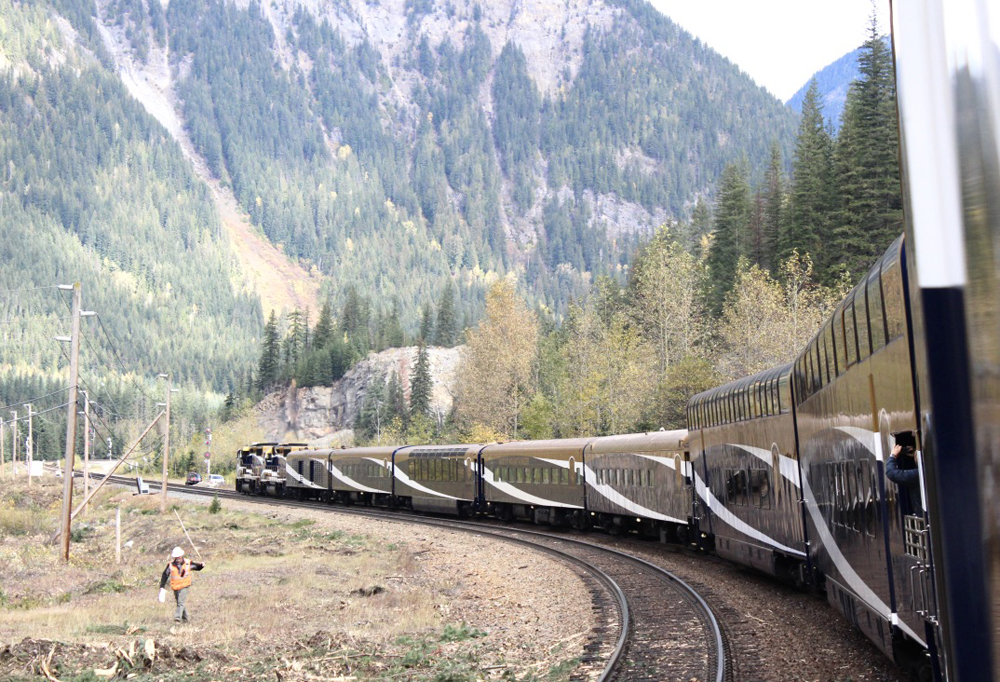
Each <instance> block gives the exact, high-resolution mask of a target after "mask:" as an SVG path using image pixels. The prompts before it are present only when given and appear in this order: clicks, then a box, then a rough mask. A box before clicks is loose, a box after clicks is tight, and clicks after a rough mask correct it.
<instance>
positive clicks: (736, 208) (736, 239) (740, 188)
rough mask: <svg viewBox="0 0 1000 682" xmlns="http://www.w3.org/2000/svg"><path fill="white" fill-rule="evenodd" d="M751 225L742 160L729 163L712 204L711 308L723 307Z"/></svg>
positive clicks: (747, 190) (710, 253)
mask: <svg viewBox="0 0 1000 682" xmlns="http://www.w3.org/2000/svg"><path fill="white" fill-rule="evenodd" d="M749 225H750V187H749V185H748V184H747V179H746V171H745V170H744V167H743V165H742V164H735V163H733V164H729V165H728V166H726V168H725V170H723V171H722V179H721V180H720V181H719V194H718V198H717V200H716V204H715V223H714V230H713V235H714V240H713V242H712V249H711V251H709V253H708V259H707V261H706V263H707V266H708V272H709V278H708V280H709V281H708V284H709V290H708V302H709V306H710V308H711V309H712V311H713V312H715V313H719V312H721V311H722V304H723V302H724V301H725V299H726V294H728V293H729V290H730V289H731V288H732V286H733V278H734V276H735V273H736V264H737V263H738V262H739V260H740V256H742V255H743V254H744V249H745V244H746V241H747V237H748V234H749Z"/></svg>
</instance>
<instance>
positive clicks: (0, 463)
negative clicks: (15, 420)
mask: <svg viewBox="0 0 1000 682" xmlns="http://www.w3.org/2000/svg"><path fill="white" fill-rule="evenodd" d="M3 424H4V422H3V420H0V478H2V479H3V480H7V468H6V467H7V464H6V462H5V461H4V456H3Z"/></svg>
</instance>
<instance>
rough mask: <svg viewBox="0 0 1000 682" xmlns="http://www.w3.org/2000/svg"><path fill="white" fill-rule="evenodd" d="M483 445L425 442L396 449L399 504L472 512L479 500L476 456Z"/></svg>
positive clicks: (395, 490)
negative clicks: (433, 443) (477, 496)
mask: <svg viewBox="0 0 1000 682" xmlns="http://www.w3.org/2000/svg"><path fill="white" fill-rule="evenodd" d="M480 449H482V446H481V445H423V446H407V447H401V448H398V449H397V450H395V452H394V455H393V458H392V462H393V479H392V481H393V495H394V496H395V501H396V504H398V505H400V506H402V507H408V508H410V509H415V510H417V511H425V512H434V513H439V514H456V515H459V516H467V515H469V514H470V513H471V512H472V511H473V508H474V505H475V502H476V483H477V481H476V467H475V464H476V459H477V457H478V455H479V451H480Z"/></svg>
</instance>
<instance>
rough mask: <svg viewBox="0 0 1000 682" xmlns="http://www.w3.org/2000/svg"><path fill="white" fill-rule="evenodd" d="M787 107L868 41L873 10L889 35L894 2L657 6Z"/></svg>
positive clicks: (675, 0) (731, 0) (690, 1)
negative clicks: (812, 79) (827, 68)
mask: <svg viewBox="0 0 1000 682" xmlns="http://www.w3.org/2000/svg"><path fill="white" fill-rule="evenodd" d="M651 2H652V3H653V6H654V7H656V8H657V9H659V10H660V11H661V12H663V13H664V14H666V15H667V16H668V17H670V18H671V19H673V20H674V22H676V23H678V24H680V25H681V26H682V27H684V28H685V29H687V30H688V31H689V32H690V33H692V34H694V35H695V36H696V37H698V38H700V39H701V41H702V42H703V43H706V44H707V45H709V46H710V47H711V48H713V49H714V50H716V51H717V52H719V53H721V54H723V55H725V56H726V57H728V58H729V59H730V60H731V61H733V62H735V63H736V64H738V65H739V67H740V68H741V69H743V71H745V72H746V73H747V74H749V75H750V77H751V78H753V79H754V81H756V82H757V84H758V85H762V86H764V87H765V88H767V90H768V91H769V92H771V93H772V94H774V95H775V96H776V97H777V98H778V99H780V100H781V101H782V102H784V101H786V100H788V98H789V97H791V96H792V95H794V94H795V92H796V91H797V90H798V89H799V88H800V87H802V85H804V84H805V83H806V81H808V80H809V78H810V76H812V75H813V74H814V73H816V72H817V71H819V70H820V69H822V68H823V67H824V66H826V65H827V64H829V63H831V62H833V61H836V60H837V59H839V58H840V57H842V56H844V55H845V54H846V53H848V52H850V51H851V50H853V49H855V48H856V47H859V46H860V45H861V43H863V42H864V41H865V38H866V37H867V32H868V20H869V18H870V17H871V13H872V9H873V8H874V9H875V11H876V16H877V17H878V24H879V32H880V33H882V34H886V33H888V32H889V0H827V1H826V2H823V1H822V0H651Z"/></svg>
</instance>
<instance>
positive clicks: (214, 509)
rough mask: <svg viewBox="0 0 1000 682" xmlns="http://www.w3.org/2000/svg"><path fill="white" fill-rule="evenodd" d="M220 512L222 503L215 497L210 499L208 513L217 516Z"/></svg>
mask: <svg viewBox="0 0 1000 682" xmlns="http://www.w3.org/2000/svg"><path fill="white" fill-rule="evenodd" d="M220 511H222V502H220V501H219V496H218V495H215V496H214V497H213V498H212V504H210V505H208V513H209V514H218V513H219V512H220Z"/></svg>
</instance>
